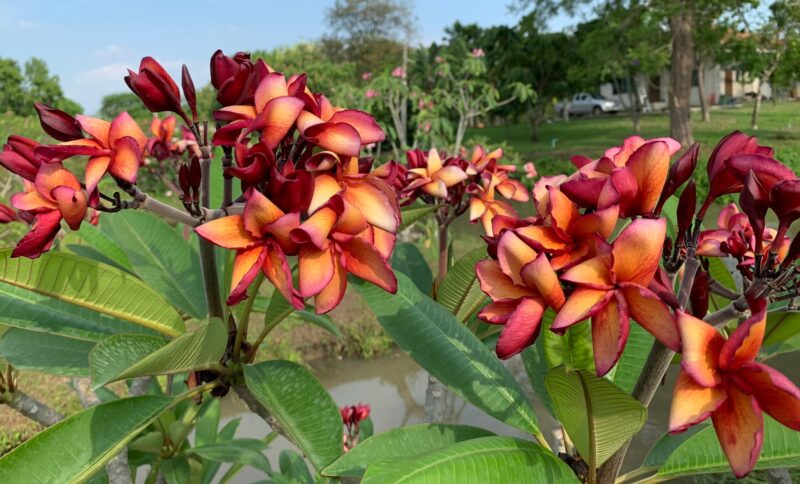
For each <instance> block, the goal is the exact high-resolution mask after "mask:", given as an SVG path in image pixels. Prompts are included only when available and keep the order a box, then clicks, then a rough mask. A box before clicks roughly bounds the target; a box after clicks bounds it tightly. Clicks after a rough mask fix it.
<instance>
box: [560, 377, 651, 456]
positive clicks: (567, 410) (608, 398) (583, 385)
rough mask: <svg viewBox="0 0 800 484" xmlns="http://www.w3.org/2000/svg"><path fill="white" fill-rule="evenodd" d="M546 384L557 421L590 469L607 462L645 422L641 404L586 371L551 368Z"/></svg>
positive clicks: (644, 412)
mask: <svg viewBox="0 0 800 484" xmlns="http://www.w3.org/2000/svg"><path fill="white" fill-rule="evenodd" d="M546 384H547V390H548V391H549V393H550V397H551V398H552V399H553V406H554V407H555V411H556V415H557V416H558V420H559V421H560V422H561V424H562V425H563V426H564V429H565V430H566V431H567V434H569V437H570V438H571V439H572V442H573V443H574V444H575V448H576V449H578V452H580V455H581V456H582V457H583V458H584V459H585V460H586V461H587V463H588V464H589V466H590V467H594V468H597V467H599V466H600V465H601V464H603V463H604V462H605V461H606V460H608V459H609V458H610V457H611V456H612V455H613V454H614V452H616V451H617V450H618V449H619V448H620V447H621V446H622V444H624V443H625V442H626V441H627V440H628V439H629V438H631V437H632V436H633V435H635V434H636V433H637V432H638V431H639V430H640V429H641V428H642V426H643V425H644V423H645V421H646V420H647V409H646V408H645V407H644V406H642V404H641V403H639V402H638V401H636V400H634V399H633V398H632V397H631V396H630V395H628V394H627V393H625V392H623V391H622V390H620V389H619V388H617V387H616V386H615V385H614V384H613V383H611V382H610V381H608V380H606V379H605V378H600V377H598V376H596V375H594V374H593V373H589V372H588V371H586V370H567V369H565V368H563V367H559V368H553V369H552V370H550V373H549V374H548V375H547V380H546Z"/></svg>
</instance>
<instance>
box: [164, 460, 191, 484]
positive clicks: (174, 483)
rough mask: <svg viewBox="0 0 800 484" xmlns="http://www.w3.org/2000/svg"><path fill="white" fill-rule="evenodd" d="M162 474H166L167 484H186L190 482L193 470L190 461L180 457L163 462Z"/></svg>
mask: <svg viewBox="0 0 800 484" xmlns="http://www.w3.org/2000/svg"><path fill="white" fill-rule="evenodd" d="M161 473H162V474H164V480H166V481H167V484H186V483H187V482H190V481H189V479H190V475H191V473H192V470H191V468H190V467H189V460H188V459H187V458H186V457H184V456H182V455H178V456H176V457H172V458H169V459H166V460H164V461H162V462H161Z"/></svg>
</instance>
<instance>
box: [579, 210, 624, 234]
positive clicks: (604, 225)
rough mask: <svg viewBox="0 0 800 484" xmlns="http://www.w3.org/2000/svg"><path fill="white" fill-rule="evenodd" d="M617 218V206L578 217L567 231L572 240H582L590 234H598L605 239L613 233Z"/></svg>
mask: <svg viewBox="0 0 800 484" xmlns="http://www.w3.org/2000/svg"><path fill="white" fill-rule="evenodd" d="M618 218H619V205H612V206H610V207H607V208H604V209H602V210H598V211H596V212H592V213H589V214H586V215H583V216H581V217H579V218H578V219H577V220H575V222H574V223H573V224H572V226H571V227H570V229H569V233H570V235H571V236H572V237H573V238H577V239H582V238H585V237H588V236H590V235H592V234H595V233H596V234H598V235H599V236H600V237H602V238H604V239H607V238H609V237H610V236H611V234H612V233H613V232H614V228H615V227H616V226H617V219H618Z"/></svg>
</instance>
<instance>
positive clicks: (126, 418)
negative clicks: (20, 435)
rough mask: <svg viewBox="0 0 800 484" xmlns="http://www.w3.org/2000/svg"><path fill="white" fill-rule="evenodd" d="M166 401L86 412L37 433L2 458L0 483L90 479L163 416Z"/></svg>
mask: <svg viewBox="0 0 800 484" xmlns="http://www.w3.org/2000/svg"><path fill="white" fill-rule="evenodd" d="M174 401H175V400H174V399H173V398H170V397H155V396H144V397H133V398H125V399H121V400H116V401H114V402H110V403H103V404H100V405H97V406H95V407H90V408H87V409H86V410H83V411H82V412H80V413H77V414H75V415H73V416H71V417H69V418H67V419H65V420H62V421H61V422H59V423H57V424H56V425H53V426H52V427H49V428H48V429H46V430H44V431H43V432H41V433H39V434H37V435H36V436H35V437H33V438H32V439H31V440H29V441H27V442H25V443H24V444H22V445H20V446H19V447H17V448H16V449H14V450H13V451H11V452H10V453H8V454H6V455H5V456H4V457H3V458H2V459H0V482H8V483H11V482H13V483H14V484H27V483H37V484H39V483H49V482H52V483H63V482H80V481H84V480H86V479H88V478H89V477H91V476H92V474H94V473H95V472H97V471H98V470H100V469H101V468H102V467H103V465H105V464H106V462H108V461H109V460H111V459H112V458H113V457H114V456H115V455H117V454H118V453H119V451H120V450H121V449H122V448H123V447H124V446H125V445H126V444H127V443H128V442H130V441H131V440H132V439H133V438H134V437H136V435H137V434H138V433H139V432H141V431H142V430H143V429H144V428H145V427H147V425H149V424H150V422H152V421H153V420H154V419H156V418H157V417H158V416H159V415H161V413H162V412H164V411H165V410H166V409H167V408H169V406H170V405H171V404H172V403H173V402H174Z"/></svg>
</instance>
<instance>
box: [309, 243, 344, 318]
mask: <svg viewBox="0 0 800 484" xmlns="http://www.w3.org/2000/svg"><path fill="white" fill-rule="evenodd" d="M346 289H347V271H346V270H345V268H344V267H343V266H342V262H341V256H340V255H339V254H336V256H335V257H334V259H333V277H331V280H330V282H329V283H328V285H327V286H325V288H324V289H323V290H322V291H320V293H319V294H317V295H316V296H315V297H314V310H315V311H316V313H317V314H324V313H327V312H328V311H330V310H332V309H334V308H335V307H336V306H338V305H339V303H340V302H341V301H342V298H343V297H344V292H345V290H346Z"/></svg>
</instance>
